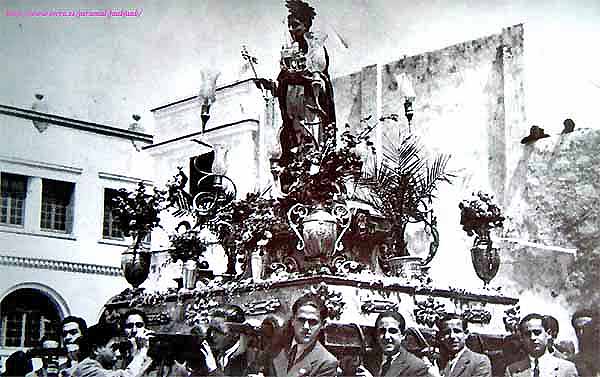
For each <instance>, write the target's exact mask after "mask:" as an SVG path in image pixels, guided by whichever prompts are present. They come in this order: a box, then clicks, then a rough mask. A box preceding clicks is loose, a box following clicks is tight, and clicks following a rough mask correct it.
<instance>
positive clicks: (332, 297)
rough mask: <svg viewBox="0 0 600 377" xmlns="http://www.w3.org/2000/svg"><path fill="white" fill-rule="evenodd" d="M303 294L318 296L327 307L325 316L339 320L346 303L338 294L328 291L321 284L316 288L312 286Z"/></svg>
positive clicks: (325, 285) (323, 284)
mask: <svg viewBox="0 0 600 377" xmlns="http://www.w3.org/2000/svg"><path fill="white" fill-rule="evenodd" d="M305 293H310V294H313V295H315V296H318V297H319V298H320V299H321V301H323V303H325V306H326V307H327V314H328V317H329V318H330V319H340V317H341V316H342V312H343V311H344V307H345V306H346V303H345V302H344V300H343V297H342V294H341V293H340V292H334V291H333V290H330V289H329V287H328V286H327V284H325V283H321V284H319V285H317V286H312V287H310V288H309V289H307V290H305Z"/></svg>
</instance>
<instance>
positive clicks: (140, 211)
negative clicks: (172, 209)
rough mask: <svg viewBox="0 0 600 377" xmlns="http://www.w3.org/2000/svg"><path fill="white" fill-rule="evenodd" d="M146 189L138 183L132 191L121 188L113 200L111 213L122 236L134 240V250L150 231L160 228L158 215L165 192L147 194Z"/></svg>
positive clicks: (156, 190) (161, 208) (156, 191)
mask: <svg viewBox="0 0 600 377" xmlns="http://www.w3.org/2000/svg"><path fill="white" fill-rule="evenodd" d="M146 188H147V186H146V184H145V183H143V182H139V183H138V186H137V188H136V189H135V190H134V191H128V190H127V189H123V188H122V189H119V190H118V191H117V195H116V196H115V198H113V203H114V205H115V206H114V208H113V213H114V215H115V216H116V217H117V218H118V219H119V221H120V224H121V227H122V229H123V234H124V235H125V236H127V237H128V236H131V237H133V238H134V240H135V246H134V248H136V249H137V247H138V246H139V244H140V242H141V241H142V239H143V238H144V237H145V236H147V235H148V234H150V232H151V231H152V229H154V228H156V227H160V218H159V216H158V215H159V214H160V212H161V211H162V210H163V209H164V202H165V191H162V190H159V189H157V188H154V189H153V193H152V194H149V193H148V192H147V190H146Z"/></svg>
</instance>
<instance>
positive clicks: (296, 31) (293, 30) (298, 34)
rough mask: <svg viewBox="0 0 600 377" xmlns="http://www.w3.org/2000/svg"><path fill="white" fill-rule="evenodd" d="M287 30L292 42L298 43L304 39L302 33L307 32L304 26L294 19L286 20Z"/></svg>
mask: <svg viewBox="0 0 600 377" xmlns="http://www.w3.org/2000/svg"><path fill="white" fill-rule="evenodd" d="M288 30H289V32H290V35H291V36H292V38H293V39H294V41H296V42H298V41H300V40H301V39H302V38H304V33H306V32H307V29H306V25H304V22H302V21H300V20H299V19H297V18H295V17H289V18H288Z"/></svg>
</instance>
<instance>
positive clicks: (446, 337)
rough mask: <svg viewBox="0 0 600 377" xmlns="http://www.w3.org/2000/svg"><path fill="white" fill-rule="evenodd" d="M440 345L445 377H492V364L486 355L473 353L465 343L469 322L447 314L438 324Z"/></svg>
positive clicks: (442, 370)
mask: <svg viewBox="0 0 600 377" xmlns="http://www.w3.org/2000/svg"><path fill="white" fill-rule="evenodd" d="M436 326H437V328H438V332H437V340H438V343H439V345H440V353H441V358H440V359H441V363H440V369H441V373H442V375H444V376H445V377H458V376H461V377H491V375H492V364H491V363H490V359H489V358H488V357H487V356H486V355H482V354H480V353H477V352H473V351H471V350H470V349H469V348H467V346H466V344H465V342H466V340H467V336H468V335H469V330H468V327H467V321H466V320H465V319H463V318H461V317H460V316H459V315H457V314H447V315H445V316H444V317H443V318H441V319H439V320H438V321H437V322H436Z"/></svg>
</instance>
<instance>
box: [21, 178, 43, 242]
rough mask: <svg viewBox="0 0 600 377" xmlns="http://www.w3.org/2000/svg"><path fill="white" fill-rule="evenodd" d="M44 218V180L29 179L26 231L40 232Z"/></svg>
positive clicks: (26, 202)
mask: <svg viewBox="0 0 600 377" xmlns="http://www.w3.org/2000/svg"><path fill="white" fill-rule="evenodd" d="M41 218H42V179H41V178H40V177H29V179H28V180H27V197H26V199H25V224H24V226H25V230H26V231H27V232H38V231H39V230H40V220H41Z"/></svg>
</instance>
